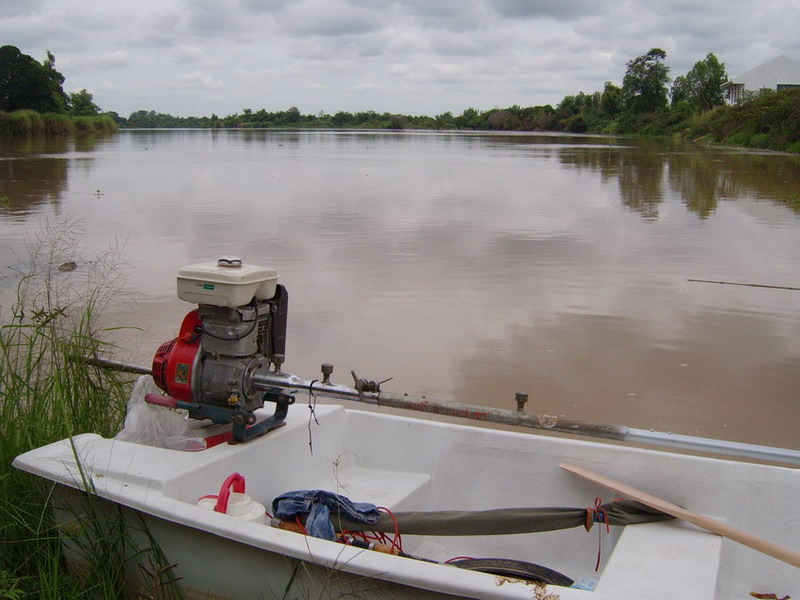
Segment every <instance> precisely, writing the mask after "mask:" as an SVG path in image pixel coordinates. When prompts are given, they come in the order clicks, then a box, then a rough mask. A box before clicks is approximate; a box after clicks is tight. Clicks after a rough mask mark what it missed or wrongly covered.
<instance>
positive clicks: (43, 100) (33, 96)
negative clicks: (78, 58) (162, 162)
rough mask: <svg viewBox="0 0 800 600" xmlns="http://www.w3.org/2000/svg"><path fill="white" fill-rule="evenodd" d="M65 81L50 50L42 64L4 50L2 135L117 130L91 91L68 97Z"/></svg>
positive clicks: (0, 66) (0, 62)
mask: <svg viewBox="0 0 800 600" xmlns="http://www.w3.org/2000/svg"><path fill="white" fill-rule="evenodd" d="M64 80H65V78H64V76H63V75H62V74H61V73H60V72H59V71H58V70H57V69H56V59H55V57H54V56H53V54H52V53H51V52H50V51H48V52H47V57H46V58H45V60H44V61H43V62H41V63H40V62H38V61H37V60H35V59H34V58H31V57H30V56H28V55H27V54H23V53H22V52H20V50H19V48H17V47H15V46H3V47H0V136H2V137H16V136H25V135H32V134H45V135H47V134H50V135H58V134H68V133H73V132H75V131H87V132H98V131H114V130H116V128H117V124H116V121H115V120H114V119H113V118H112V117H111V116H109V115H103V114H101V110H100V107H99V106H97V105H96V104H95V103H94V101H93V98H92V95H91V94H90V93H89V92H87V91H86V90H85V89H83V90H81V91H79V92H74V93H71V94H67V93H66V92H65V91H64V87H63V86H64Z"/></svg>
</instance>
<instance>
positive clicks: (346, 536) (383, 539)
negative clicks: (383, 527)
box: [339, 506, 403, 554]
mask: <svg viewBox="0 0 800 600" xmlns="http://www.w3.org/2000/svg"><path fill="white" fill-rule="evenodd" d="M378 510H379V511H380V512H383V513H386V514H388V515H389V517H390V518H391V519H392V522H393V523H394V533H392V534H391V535H387V534H386V533H383V532H379V531H343V532H342V535H341V536H340V537H339V541H340V542H342V543H344V544H351V545H352V543H353V541H354V540H358V541H360V542H363V543H364V544H367V545H372V544H384V545H386V546H388V547H389V551H390V552H391V553H392V554H402V552H403V540H402V537H401V535H400V525H399V524H398V522H397V518H396V517H395V516H394V514H393V513H392V511H390V510H389V509H388V508H384V507H382V506H379V507H378Z"/></svg>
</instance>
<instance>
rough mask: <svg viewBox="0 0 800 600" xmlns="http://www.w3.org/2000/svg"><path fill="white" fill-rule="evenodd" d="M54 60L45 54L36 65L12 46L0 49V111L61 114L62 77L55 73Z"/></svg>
mask: <svg viewBox="0 0 800 600" xmlns="http://www.w3.org/2000/svg"><path fill="white" fill-rule="evenodd" d="M54 65H55V58H54V57H53V55H52V54H50V52H48V53H47V60H46V61H45V64H43V65H42V64H40V63H39V62H38V61H36V60H34V59H33V58H31V57H30V56H28V55H27V54H22V52H20V51H19V48H16V47H15V46H3V47H2V48H0V110H4V111H7V112H10V111H14V110H19V109H30V110H35V111H38V112H43V113H45V112H64V110H65V109H66V95H65V94H64V90H63V89H62V88H61V85H62V83H63V82H64V76H63V75H62V74H61V73H59V72H58V71H56V70H55V66H54Z"/></svg>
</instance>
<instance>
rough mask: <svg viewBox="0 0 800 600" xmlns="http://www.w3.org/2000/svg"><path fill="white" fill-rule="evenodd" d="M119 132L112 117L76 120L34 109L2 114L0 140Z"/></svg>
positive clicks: (74, 117)
mask: <svg viewBox="0 0 800 600" xmlns="http://www.w3.org/2000/svg"><path fill="white" fill-rule="evenodd" d="M117 129H118V127H117V123H116V122H115V121H114V119H113V118H112V117H111V116H110V115H93V116H88V117H76V116H72V115H68V114H63V113H39V112H36V111H34V110H16V111H14V112H3V111H0V139H16V138H21V137H27V136H34V135H48V136H57V135H72V134H76V133H112V132H115V131H117Z"/></svg>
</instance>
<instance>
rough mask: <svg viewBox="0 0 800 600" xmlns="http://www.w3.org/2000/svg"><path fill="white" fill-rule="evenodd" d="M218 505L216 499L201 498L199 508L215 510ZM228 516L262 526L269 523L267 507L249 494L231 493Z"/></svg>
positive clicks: (198, 503) (226, 512)
mask: <svg viewBox="0 0 800 600" xmlns="http://www.w3.org/2000/svg"><path fill="white" fill-rule="evenodd" d="M216 504H217V499H216V498H211V497H208V498H201V499H200V500H199V501H198V502H197V506H199V507H200V508H205V509H206V510H211V511H213V510H214V506H215V505H216ZM225 514H226V515H229V516H231V517H236V518H237V519H243V520H245V521H250V522H251V523H258V524H260V525H264V524H266V522H267V509H266V507H265V506H264V505H263V504H261V502H257V501H255V500H253V499H252V498H250V496H248V495H247V494H239V493H237V492H231V495H230V497H229V498H228V510H227V511H225Z"/></svg>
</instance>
